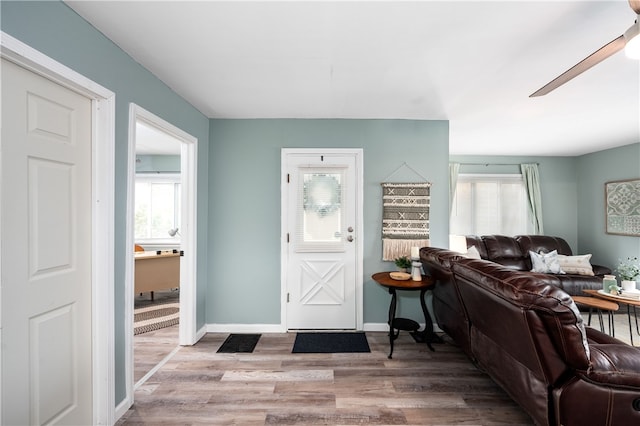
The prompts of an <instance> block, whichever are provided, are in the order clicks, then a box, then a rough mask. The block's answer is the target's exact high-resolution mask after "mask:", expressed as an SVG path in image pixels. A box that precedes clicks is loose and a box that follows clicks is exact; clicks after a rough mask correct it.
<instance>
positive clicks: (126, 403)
mask: <svg viewBox="0 0 640 426" xmlns="http://www.w3.org/2000/svg"><path fill="white" fill-rule="evenodd" d="M132 405H133V401H132V399H131V398H130V397H127V398H125V399H124V400H122V402H121V403H120V404H118V405H117V406H116V410H115V415H114V417H115V420H116V422H117V421H118V420H120V417H122V416H124V414H125V413H126V412H127V410H129V408H131V406H132Z"/></svg>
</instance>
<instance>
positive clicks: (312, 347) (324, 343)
mask: <svg viewBox="0 0 640 426" xmlns="http://www.w3.org/2000/svg"><path fill="white" fill-rule="evenodd" d="M291 352H292V353H325V354H326V353H346V352H371V349H369V342H367V336H366V335H365V334H364V333H362V332H356V333H354V332H347V333H343V332H331V333H298V334H297V335H296V341H295V343H294V344H293V350H292V351H291Z"/></svg>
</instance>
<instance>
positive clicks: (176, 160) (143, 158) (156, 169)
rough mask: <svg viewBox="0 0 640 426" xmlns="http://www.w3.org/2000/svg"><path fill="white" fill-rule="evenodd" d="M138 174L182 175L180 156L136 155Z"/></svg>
mask: <svg viewBox="0 0 640 426" xmlns="http://www.w3.org/2000/svg"><path fill="white" fill-rule="evenodd" d="M136 173H180V156H179V155H136Z"/></svg>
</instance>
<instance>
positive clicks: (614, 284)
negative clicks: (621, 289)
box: [602, 275, 618, 294]
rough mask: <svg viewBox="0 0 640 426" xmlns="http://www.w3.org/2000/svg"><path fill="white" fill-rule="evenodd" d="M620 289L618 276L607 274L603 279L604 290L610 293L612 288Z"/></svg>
mask: <svg viewBox="0 0 640 426" xmlns="http://www.w3.org/2000/svg"><path fill="white" fill-rule="evenodd" d="M612 289H614V290H616V291H617V290H618V281H616V276H615V275H605V276H604V279H603V280H602V290H603V291H604V292H605V293H607V294H610V293H611V290H612Z"/></svg>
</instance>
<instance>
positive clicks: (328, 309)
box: [283, 152, 361, 329]
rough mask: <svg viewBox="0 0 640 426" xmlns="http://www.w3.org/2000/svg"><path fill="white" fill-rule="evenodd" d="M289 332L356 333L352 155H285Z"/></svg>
mask: <svg viewBox="0 0 640 426" xmlns="http://www.w3.org/2000/svg"><path fill="white" fill-rule="evenodd" d="M284 160H285V162H284V164H283V165H284V167H285V170H286V174H287V175H288V183H287V185H286V194H285V199H286V203H283V204H284V205H283V208H284V209H286V216H287V224H286V227H287V229H286V234H287V236H286V238H285V239H286V242H285V244H286V248H285V250H283V252H286V272H285V273H286V292H287V294H286V302H285V303H286V318H287V320H286V325H287V329H356V328H357V326H358V306H360V305H361V303H360V302H361V301H360V300H359V298H360V297H361V294H360V292H359V291H357V290H358V276H359V265H360V264H361V262H360V261H359V256H360V250H358V247H359V244H357V242H358V238H359V235H358V232H359V229H358V228H359V211H358V210H359V203H358V199H359V197H358V187H359V176H360V170H359V167H358V163H357V156H356V155H355V154H353V153H341V152H328V153H322V152H318V153H297V154H293V153H292V154H289V155H286V156H285V157H284Z"/></svg>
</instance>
